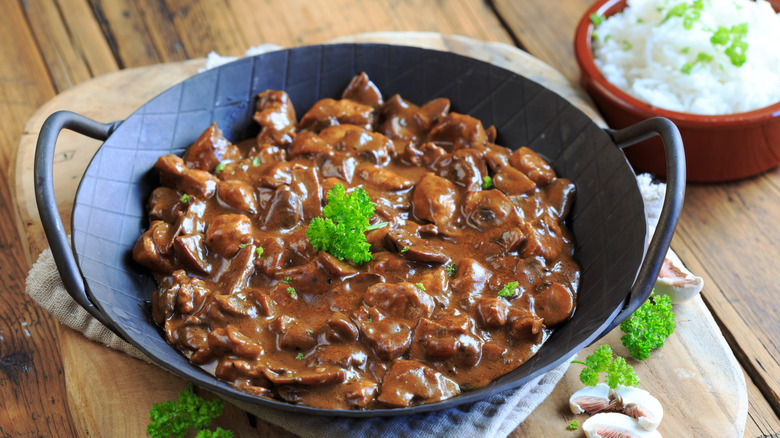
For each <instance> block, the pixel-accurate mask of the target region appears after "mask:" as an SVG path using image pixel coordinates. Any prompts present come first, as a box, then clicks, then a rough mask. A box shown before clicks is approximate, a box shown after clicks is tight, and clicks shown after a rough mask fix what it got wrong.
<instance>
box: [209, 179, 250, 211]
mask: <svg viewBox="0 0 780 438" xmlns="http://www.w3.org/2000/svg"><path fill="white" fill-rule="evenodd" d="M217 196H218V197H219V200H220V201H221V202H222V203H224V204H226V205H228V206H230V207H232V208H234V209H236V210H238V211H240V212H242V213H244V214H248V215H255V214H257V212H258V210H257V198H256V197H255V192H254V189H253V188H252V186H251V185H249V184H247V183H245V182H244V181H241V180H229V181H220V182H219V183H217Z"/></svg>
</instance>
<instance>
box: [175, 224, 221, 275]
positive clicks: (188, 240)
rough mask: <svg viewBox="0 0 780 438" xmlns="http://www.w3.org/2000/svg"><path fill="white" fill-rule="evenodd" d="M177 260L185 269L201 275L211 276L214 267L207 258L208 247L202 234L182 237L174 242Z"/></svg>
mask: <svg viewBox="0 0 780 438" xmlns="http://www.w3.org/2000/svg"><path fill="white" fill-rule="evenodd" d="M173 250H174V253H175V254H176V259H177V260H178V261H179V263H181V264H182V265H183V266H184V267H185V268H187V269H190V270H191V271H193V272H195V273H196V274H199V275H209V274H211V272H212V271H213V265H212V264H211V263H210V262H209V260H207V258H206V245H205V242H204V239H203V235H202V234H190V235H181V236H178V237H176V238H175V239H174V240H173Z"/></svg>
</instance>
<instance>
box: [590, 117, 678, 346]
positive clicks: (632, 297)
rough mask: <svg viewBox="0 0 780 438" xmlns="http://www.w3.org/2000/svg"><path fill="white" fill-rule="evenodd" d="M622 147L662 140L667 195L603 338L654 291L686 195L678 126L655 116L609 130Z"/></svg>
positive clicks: (616, 142) (608, 132) (613, 138)
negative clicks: (631, 281)
mask: <svg viewBox="0 0 780 438" xmlns="http://www.w3.org/2000/svg"><path fill="white" fill-rule="evenodd" d="M605 131H606V132H607V134H608V135H609V136H610V137H612V140H613V141H614V142H615V144H616V145H617V146H618V147H619V148H625V147H628V146H631V145H633V144H636V143H638V142H640V141H642V140H646V139H648V138H651V137H653V136H655V135H658V136H660V137H661V141H662V142H663V144H664V151H665V153H666V196H665V197H664V203H663V209H662V210H661V216H660V218H659V219H658V226H657V227H656V230H655V233H654V234H653V238H652V239H651V240H650V245H648V247H647V252H646V253H645V258H644V261H643V262H642V266H641V267H640V268H639V274H638V275H637V277H636V279H635V280H634V285H633V286H632V287H631V291H630V293H629V296H628V297H627V298H626V301H627V303H626V304H625V306H624V307H623V310H621V311H620V313H618V315H617V317H615V319H614V320H613V321H612V323H610V325H609V326H608V327H607V329H606V330H604V331H603V332H602V333H601V335H599V337H602V336H604V335H606V334H607V333H609V332H610V331H612V329H614V328H615V327H616V326H617V325H618V324H620V323H621V322H623V321H624V320H625V319H626V318H628V317H629V316H631V314H633V313H634V311H636V309H638V308H639V306H641V305H642V304H643V303H644V302H645V301H647V299H648V298H649V297H650V293H651V292H652V291H653V285H654V284H655V280H656V278H657V277H658V272H659V271H660V270H661V265H663V261H664V258H666V252H667V251H668V250H669V245H670V244H671V242H672V236H673V235H674V230H675V228H676V227H677V219H678V218H679V217H680V211H681V210H682V206H683V197H684V195H685V151H684V150H683V143H682V138H681V137H680V132H679V131H678V130H677V127H676V126H675V125H674V123H672V122H671V121H670V120H669V119H665V118H663V117H653V118H651V119H647V120H644V121H641V122H639V123H636V124H634V125H631V126H629V127H627V128H624V129H621V130H611V129H606V130H605Z"/></svg>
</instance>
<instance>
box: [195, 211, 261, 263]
mask: <svg viewBox="0 0 780 438" xmlns="http://www.w3.org/2000/svg"><path fill="white" fill-rule="evenodd" d="M251 242H252V222H251V221H250V220H249V218H248V217H246V215H243V214H220V215H218V216H217V217H215V218H214V221H213V222H211V224H209V225H208V229H207V230H206V245H207V246H208V247H209V248H210V249H211V250H212V251H214V252H216V253H217V254H219V255H221V256H222V257H225V258H227V259H229V258H231V257H233V256H235V255H236V254H237V253H238V250H239V249H241V247H242V245H247V244H249V243H251Z"/></svg>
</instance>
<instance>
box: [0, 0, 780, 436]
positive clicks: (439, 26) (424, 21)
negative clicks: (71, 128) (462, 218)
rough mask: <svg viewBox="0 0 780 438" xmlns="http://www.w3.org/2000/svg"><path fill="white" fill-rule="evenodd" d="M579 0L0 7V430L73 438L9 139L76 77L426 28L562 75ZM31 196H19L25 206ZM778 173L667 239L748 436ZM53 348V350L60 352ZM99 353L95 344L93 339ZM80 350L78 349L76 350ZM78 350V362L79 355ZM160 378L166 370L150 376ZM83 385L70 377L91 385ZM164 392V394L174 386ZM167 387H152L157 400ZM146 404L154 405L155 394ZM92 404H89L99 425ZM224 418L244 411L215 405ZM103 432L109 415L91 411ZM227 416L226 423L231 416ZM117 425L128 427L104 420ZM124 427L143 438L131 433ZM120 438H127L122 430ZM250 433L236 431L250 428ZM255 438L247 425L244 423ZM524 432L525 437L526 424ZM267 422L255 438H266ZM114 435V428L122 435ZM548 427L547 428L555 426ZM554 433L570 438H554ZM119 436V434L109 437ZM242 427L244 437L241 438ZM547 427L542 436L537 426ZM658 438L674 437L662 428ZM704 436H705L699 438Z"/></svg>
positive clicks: (59, 2) (718, 201)
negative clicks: (715, 345) (696, 283)
mask: <svg viewBox="0 0 780 438" xmlns="http://www.w3.org/2000/svg"><path fill="white" fill-rule="evenodd" d="M589 3H590V2H589V0H558V1H554V2H539V1H533V0H492V1H482V0H453V1H435V2H433V1H425V0H418V1H411V0H385V1H379V0H366V1H360V0H308V1H298V0H295V1H293V0H288V1H272V0H268V1H249V0H234V1H227V0H204V1H199V2H195V1H186V0H114V1H99V0H43V1H13V0H7V1H3V2H2V5H3V14H2V15H0V41H2V42H3V43H2V44H0V61H2V62H0V114H2V117H0V174H2V178H0V281H1V282H2V284H3V287H2V289H0V403H1V404H2V406H3V407H2V409H0V436H77V435H78V434H79V432H80V433H85V429H83V422H84V421H85V420H84V419H83V418H85V417H86V415H87V414H86V413H81V412H74V413H73V414H72V413H71V412H72V411H73V410H74V408H73V406H72V405H73V404H74V403H76V401H73V400H68V398H67V394H68V391H67V387H66V383H65V378H64V376H65V373H66V369H65V365H64V359H63V357H64V355H63V354H62V352H63V351H64V348H65V347H63V346H64V345H65V344H66V343H67V342H68V341H67V340H65V339H64V338H65V337H66V336H68V335H66V334H64V333H65V332H66V330H63V329H62V328H61V327H59V325H58V324H57V323H56V322H55V321H53V320H52V318H51V317H50V316H49V315H48V314H46V313H45V312H44V311H42V310H41V309H40V308H39V307H37V306H36V305H35V304H34V303H32V302H31V300H30V299H29V298H28V297H27V296H26V295H25V294H24V292H23V290H24V279H25V276H26V272H27V269H29V262H30V260H31V256H33V254H28V253H26V252H25V247H26V246H25V245H22V244H20V235H19V233H18V231H17V230H25V229H26V226H27V224H25V223H22V222H21V221H20V219H19V217H18V216H17V214H16V210H15V209H14V208H13V201H12V198H11V193H12V192H13V191H15V187H16V176H17V175H13V174H11V173H12V172H13V168H14V166H13V165H12V164H13V163H15V161H16V160H15V154H16V148H17V145H18V142H19V139H20V137H21V135H22V134H23V128H24V126H25V123H26V122H27V120H28V119H29V118H30V117H31V116H32V115H33V113H34V112H35V110H36V109H37V108H39V107H40V106H41V105H43V104H44V103H45V102H46V101H48V100H49V99H51V98H52V97H54V96H55V95H56V94H57V93H61V92H63V91H65V90H67V89H69V88H71V87H74V86H75V85H76V84H79V83H81V82H83V81H84V80H86V79H88V78H91V77H95V76H99V75H101V74H104V73H108V72H112V71H116V70H119V69H126V68H132V67H139V66H146V65H153V64H158V63H160V62H170V61H183V60H186V59H191V58H199V57H203V56H205V55H206V54H207V53H208V52H209V51H211V50H218V51H220V52H221V53H223V54H233V55H237V54H240V53H241V52H242V51H243V50H244V49H245V48H246V47H249V46H252V45H259V44H261V43H266V42H268V43H275V44H279V45H283V46H294V45H301V44H309V43H319V42H323V41H326V40H328V39H330V38H334V37H339V36H345V35H350V34H354V33H358V32H367V31H398V30H415V31H434V32H443V33H448V34H460V35H465V36H468V37H472V38H476V39H480V40H484V41H498V42H505V43H510V44H516V45H519V46H521V47H523V48H525V49H526V50H528V51H529V52H530V53H531V54H533V55H535V56H537V57H538V58H540V59H542V60H544V61H546V62H547V63H549V64H550V65H552V66H553V67H555V68H556V69H557V70H559V71H561V72H562V73H563V74H564V76H566V77H567V78H569V79H571V80H575V81H576V78H577V71H576V65H575V63H574V59H573V58H572V56H571V50H572V49H571V45H572V42H571V40H572V37H573V33H574V27H575V25H576V21H577V20H578V19H579V18H580V16H581V15H582V12H583V11H584V10H585V9H586V8H587V6H588V5H589ZM25 202H27V200H25ZM779 210H780V174H778V170H777V169H775V170H772V171H770V172H768V173H766V174H764V175H762V176H759V177H755V178H751V179H748V180H745V181H739V182H736V183H729V184H718V185H693V186H690V187H689V188H688V190H687V193H686V204H685V207H684V209H683V216H682V218H681V221H680V226H679V228H678V233H677V235H676V237H675V240H674V242H673V246H674V247H675V249H676V251H677V252H678V253H679V254H680V256H681V258H682V259H683V261H684V262H686V264H688V265H689V267H690V268H691V269H692V270H694V272H697V273H698V274H699V275H701V276H703V277H704V278H705V281H706V285H705V289H704V291H703V298H704V301H705V303H706V304H707V306H708V307H709V309H710V310H711V311H712V313H713V315H714V316H715V318H716V321H717V322H718V324H719V326H720V327H721V329H722V331H723V334H724V336H725V338H726V339H727V341H728V342H729V344H730V346H731V348H732V350H733V351H734V353H735V354H736V356H737V358H738V359H739V362H740V364H741V365H742V366H743V367H744V371H745V373H746V382H747V387H748V400H749V410H748V420H747V424H746V427H745V436H750V437H758V436H778V435H777V434H780V419H779V418H778V414H780V401H778V394H780V381H779V379H780V345H779V344H778V342H777V339H778V337H777V333H780V304H778V302H777V300H776V296H777V289H778V287H777V281H776V280H775V279H774V277H775V272H776V271H777V269H776V266H777V265H778V262H780V256H779V255H778V249H777V248H778V247H780V238H779V237H778V235H777V233H778V231H777V230H778V219H777V218H778V217H780V214H779V213H780V211H779ZM61 348H62V349H63V351H61ZM100 348H102V347H100ZM85 353H86V352H85ZM85 357H88V356H85ZM161 379H163V381H164V380H165V375H164V374H163V375H162V376H161ZM88 383H89V382H80V383H79V384H88ZM174 391H175V390H174ZM166 395H167V393H166V394H160V396H161V398H162V397H165V396H166ZM155 401H157V400H155ZM99 414H100V413H99V412H97V410H96V413H92V414H89V415H93V416H94V418H98V417H99V416H100V415H99ZM223 417H224V418H223V419H221V420H220V421H228V422H232V420H234V419H235V418H241V413H240V412H230V413H226V415H225V416H223ZM95 421H104V422H106V423H108V424H109V425H111V422H113V421H121V420H115V419H114V420H112V419H105V418H104V419H100V420H95ZM228 424H229V423H228ZM113 426H114V427H118V428H121V427H125V426H126V427H129V425H125V424H121V423H120V424H113ZM117 430H123V431H127V436H142V435H143V432H142V431H140V430H133V429H132V428H130V429H117ZM132 432H137V433H135V434H132ZM249 432H250V431H246V433H249ZM251 432H252V433H256V432H255V431H254V430H251ZM527 432H528V433H527V434H528V435H530V436H536V435H533V434H531V433H530V432H531V431H527ZM278 433H279V431H278V430H275V431H267V432H263V434H264V435H263V434H261V435H260V436H278ZM122 435H125V434H124V433H123V434H122ZM555 435H557V434H555ZM561 435H563V436H572V435H565V434H561ZM111 436H116V434H111ZM242 436H246V434H242ZM547 436H550V435H547ZM669 436H680V435H675V434H671V435H669ZM682 436H685V435H682ZM696 436H702V435H696Z"/></svg>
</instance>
